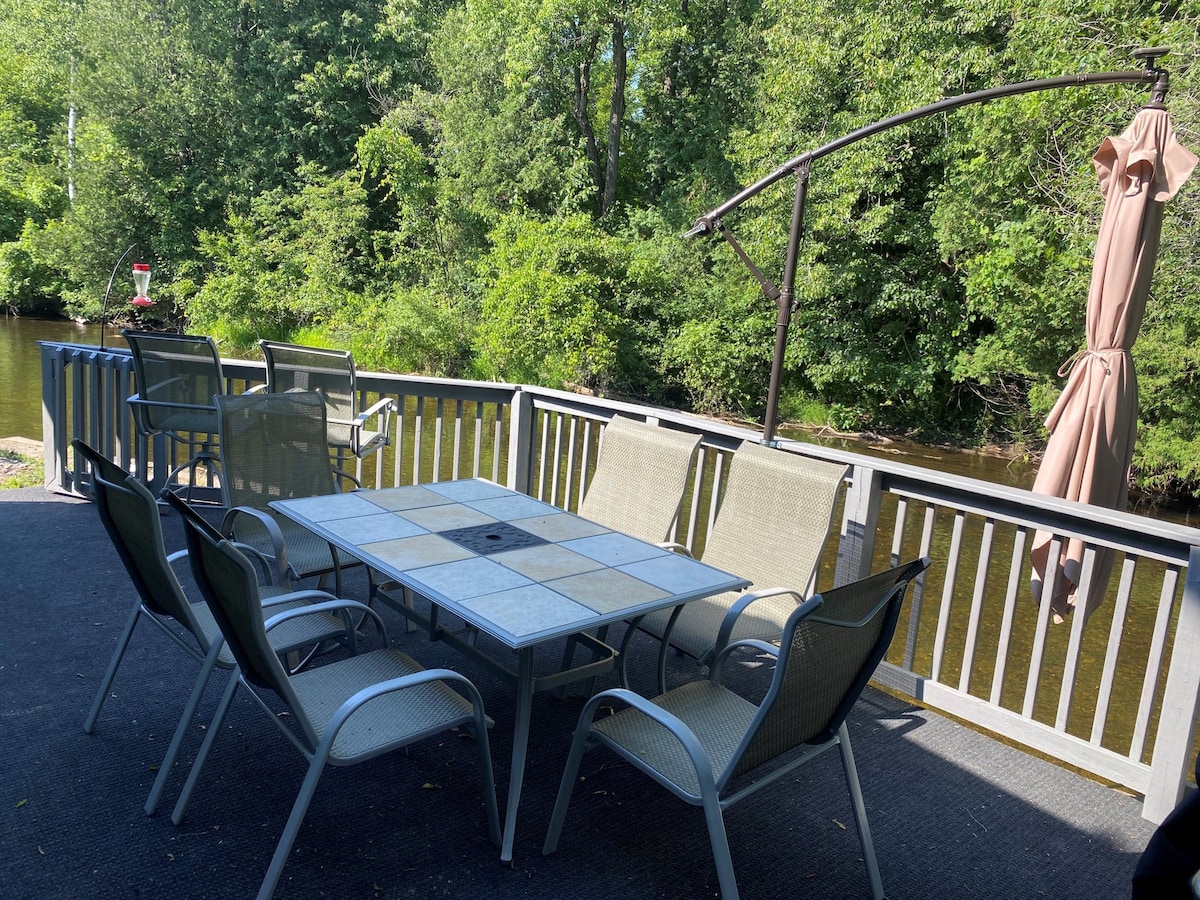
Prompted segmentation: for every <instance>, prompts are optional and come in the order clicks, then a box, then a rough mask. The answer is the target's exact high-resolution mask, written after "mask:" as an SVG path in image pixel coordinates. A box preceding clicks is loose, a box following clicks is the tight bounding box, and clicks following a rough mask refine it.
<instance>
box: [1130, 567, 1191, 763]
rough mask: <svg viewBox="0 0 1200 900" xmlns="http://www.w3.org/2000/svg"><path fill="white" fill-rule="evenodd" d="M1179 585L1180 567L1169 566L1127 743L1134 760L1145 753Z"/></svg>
mask: <svg viewBox="0 0 1200 900" xmlns="http://www.w3.org/2000/svg"><path fill="white" fill-rule="evenodd" d="M1178 587H1179V567H1178V566H1168V567H1167V571H1166V573H1165V574H1164V575H1163V584H1162V593H1160V594H1159V597H1158V615H1157V616H1155V618H1154V635H1153V637H1152V638H1151V639H1150V653H1149V656H1148V657H1147V659H1146V674H1145V677H1144V678H1143V679H1142V699H1141V702H1140V703H1139V704H1138V712H1137V719H1135V720H1134V721H1135V725H1134V729H1133V740H1132V741H1131V742H1130V746H1129V758H1130V759H1133V760H1141V758H1142V754H1144V753H1145V752H1146V735H1147V734H1148V733H1149V731H1150V716H1151V713H1152V712H1153V710H1154V698H1155V697H1156V696H1157V694H1158V679H1159V675H1160V673H1161V672H1162V664H1163V654H1164V652H1165V651H1166V645H1167V628H1168V626H1169V625H1170V622H1171V611H1172V609H1173V608H1174V606H1175V592H1176V590H1177V589H1178Z"/></svg>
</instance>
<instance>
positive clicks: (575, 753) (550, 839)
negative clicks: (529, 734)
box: [542, 701, 595, 855]
mask: <svg viewBox="0 0 1200 900" xmlns="http://www.w3.org/2000/svg"><path fill="white" fill-rule="evenodd" d="M594 708H595V707H594V705H593V703H592V702H591V701H589V702H588V704H587V705H586V706H584V708H583V713H582V714H581V715H580V717H579V724H578V725H576V726H575V737H574V738H573V739H572V740H571V752H570V753H569V754H567V765H566V768H564V769H563V777H562V782H561V783H560V784H559V786H558V797H556V798H555V800H554V811H553V812H552V813H551V814H550V827H549V828H548V829H547V830H546V842H545V843H544V844H542V855H546V854H548V853H553V852H554V851H555V850H556V849H557V848H558V838H559V836H560V835H561V834H562V829H563V822H564V821H565V820H566V818H567V805H568V804H569V803H570V802H571V791H572V790H574V788H575V779H576V777H577V776H578V775H579V764H580V763H581V762H582V761H583V753H584V751H585V750H586V749H587V739H588V732H589V730H590V729H591V725H592V711H593V710H594Z"/></svg>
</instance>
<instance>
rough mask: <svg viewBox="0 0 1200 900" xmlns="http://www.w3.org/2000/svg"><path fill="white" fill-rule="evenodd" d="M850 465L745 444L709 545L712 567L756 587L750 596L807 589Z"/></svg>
mask: <svg viewBox="0 0 1200 900" xmlns="http://www.w3.org/2000/svg"><path fill="white" fill-rule="evenodd" d="M845 475H846V466H844V465H842V464H841V463H831V462H826V461H824V460H820V459H812V458H811V457H806V456H800V455H799V454H796V453H788V452H787V451H784V450H776V449H773V448H771V447H765V446H763V445H762V444H757V443H754V442H753V441H745V442H744V443H743V444H742V445H741V446H740V447H739V448H738V450H737V452H736V453H735V454H734V456H733V462H732V463H731V464H730V466H729V478H728V481H727V483H726V485H725V494H724V496H723V497H722V498H721V505H720V508H719V509H718V511H717V518H716V521H715V522H714V523H713V527H712V530H711V531H710V532H709V534H708V539H707V541H706V542H705V544H704V552H703V559H704V561H705V562H706V563H708V564H709V565H713V566H716V567H717V568H718V569H724V570H725V571H727V572H736V573H737V574H738V575H741V576H742V577H743V578H747V579H749V580H750V582H751V584H752V587H751V588H750V590H755V589H756V588H757V589H764V590H765V589H767V588H791V589H793V590H796V591H805V590H807V588H808V586H809V583H810V582H811V581H812V578H813V574H814V572H815V571H816V568H817V565H818V564H819V563H820V561H821V554H822V552H823V551H824V549H825V541H826V538H827V537H828V535H829V528H830V525H831V523H832V522H833V513H834V507H835V504H836V501H837V493H838V488H839V487H840V486H841V483H842V479H843V478H844V477H845Z"/></svg>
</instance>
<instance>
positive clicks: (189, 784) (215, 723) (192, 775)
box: [171, 670, 238, 825]
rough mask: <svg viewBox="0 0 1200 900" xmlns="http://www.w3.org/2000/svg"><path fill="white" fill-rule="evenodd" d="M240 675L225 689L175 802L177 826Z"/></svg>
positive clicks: (235, 674) (173, 813) (231, 700)
mask: <svg viewBox="0 0 1200 900" xmlns="http://www.w3.org/2000/svg"><path fill="white" fill-rule="evenodd" d="M237 686H238V674H237V672H236V670H235V671H234V672H233V673H232V674H231V675H230V677H229V684H228V686H227V687H226V688H225V693H224V694H222V695H221V702H220V703H219V704H218V705H217V713H216V715H214V716H213V720H212V722H211V723H209V726H208V733H207V734H205V735H204V743H202V744H201V745H200V752H199V753H197V754H196V760H195V762H193V763H192V770H191V771H190V772H188V777H187V781H185V782H184V784H183V790H182V791H180V793H179V799H178V800H177V801H176V802H175V811H174V812H172V813H171V821H172V822H174V823H175V824H176V825H179V824H180V823H181V822H183V817H184V815H185V814H186V813H187V805H188V802H189V801H190V800H191V799H192V791H194V790H195V789H196V782H197V781H198V780H199V779H200V770H201V769H203V768H204V763H205V760H207V759H208V753H209V751H210V750H212V745H213V741H215V740H216V739H217V732H219V731H220V730H221V725H222V724H223V723H224V721H225V714H226V713H228V712H229V705H230V704H231V703H232V702H233V695H234V694H235V693H236V692H237Z"/></svg>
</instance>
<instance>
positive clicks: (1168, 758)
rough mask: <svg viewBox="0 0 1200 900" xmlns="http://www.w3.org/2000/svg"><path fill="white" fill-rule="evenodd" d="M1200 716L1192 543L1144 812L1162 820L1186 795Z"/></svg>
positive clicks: (1198, 609) (1198, 598)
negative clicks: (1185, 787) (1184, 792)
mask: <svg viewBox="0 0 1200 900" xmlns="http://www.w3.org/2000/svg"><path fill="white" fill-rule="evenodd" d="M1197 716H1200V547H1192V549H1191V553H1190V554H1189V555H1188V569H1187V579H1186V580H1185V581H1184V584H1183V600H1182V603H1181V606H1180V608H1179V621H1178V622H1177V623H1176V626H1175V639H1174V641H1172V643H1171V666H1170V668H1169V669H1168V671H1167V684H1166V687H1165V688H1164V690H1163V700H1162V711H1161V712H1160V713H1159V718H1158V733H1157V736H1156V737H1155V739H1154V758H1153V760H1152V761H1151V763H1150V783H1149V785H1148V787H1147V788H1146V800H1145V802H1144V803H1143V804H1142V818H1144V819H1149V820H1150V821H1151V822H1161V821H1162V820H1163V819H1165V818H1166V817H1167V814H1168V813H1170V812H1171V810H1172V809H1174V808H1175V805H1176V804H1177V803H1179V800H1180V798H1182V797H1183V791H1184V786H1185V784H1186V783H1187V776H1188V763H1189V762H1190V761H1191V756H1192V742H1193V740H1194V738H1195V734H1196V718H1197Z"/></svg>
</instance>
